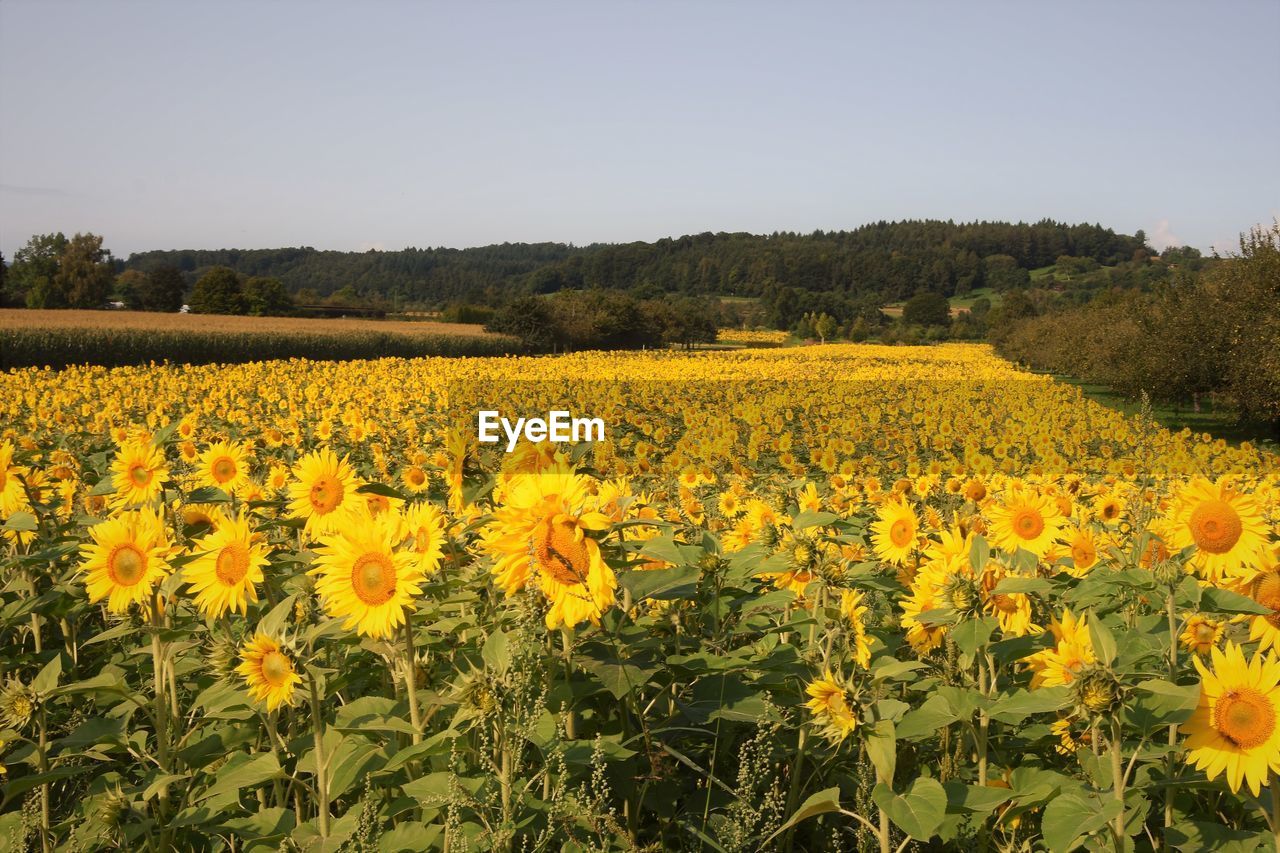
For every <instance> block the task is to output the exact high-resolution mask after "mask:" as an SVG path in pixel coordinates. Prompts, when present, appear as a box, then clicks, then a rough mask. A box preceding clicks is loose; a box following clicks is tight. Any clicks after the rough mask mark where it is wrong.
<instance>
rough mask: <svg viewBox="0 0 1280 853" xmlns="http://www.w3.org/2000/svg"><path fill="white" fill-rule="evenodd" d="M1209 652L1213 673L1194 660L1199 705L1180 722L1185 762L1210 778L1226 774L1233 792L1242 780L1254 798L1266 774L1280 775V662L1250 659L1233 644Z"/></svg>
mask: <svg viewBox="0 0 1280 853" xmlns="http://www.w3.org/2000/svg"><path fill="white" fill-rule="evenodd" d="M1210 654H1211V656H1212V660H1213V668H1212V669H1209V668H1208V667H1206V666H1205V665H1204V664H1203V663H1202V662H1201V661H1200V658H1198V657H1197V658H1195V659H1194V661H1195V665H1196V669H1197V670H1199V672H1200V678H1201V682H1200V703H1199V705H1197V706H1196V709H1195V711H1194V712H1193V713H1192V714H1191V719H1189V720H1187V721H1186V722H1185V723H1183V724H1182V732H1183V733H1184V734H1185V735H1186V736H1187V740H1186V747H1187V749H1188V750H1189V752H1188V754H1187V760H1188V761H1190V762H1191V763H1193V764H1195V766H1196V767H1197V768H1198V769H1200V770H1203V771H1204V772H1205V775H1206V776H1208V777H1209V778H1210V779H1216V778H1218V776H1219V774H1222V773H1223V772H1224V771H1225V773H1226V777H1227V784H1228V785H1229V786H1230V787H1231V790H1232V792H1233V793H1234V792H1236V791H1239V790H1240V784H1241V782H1244V783H1245V784H1247V785H1248V786H1249V790H1250V791H1252V792H1253V795H1254V796H1255V797H1256V796H1258V795H1259V794H1260V793H1261V789H1262V785H1263V784H1264V783H1266V782H1267V778H1268V776H1269V775H1270V774H1271V773H1275V772H1280V726H1277V725H1276V708H1277V706H1278V705H1280V660H1277V659H1276V657H1275V655H1274V654H1273V653H1272V652H1265V653H1264V652H1261V651H1259V652H1255V653H1254V655H1253V657H1252V658H1251V659H1249V660H1248V661H1246V660H1245V658H1244V653H1243V652H1242V651H1241V650H1240V647H1239V646H1237V645H1236V644H1235V643H1227V646H1226V648H1225V649H1223V650H1221V651H1220V650H1218V649H1213V650H1212V651H1211V652H1210Z"/></svg>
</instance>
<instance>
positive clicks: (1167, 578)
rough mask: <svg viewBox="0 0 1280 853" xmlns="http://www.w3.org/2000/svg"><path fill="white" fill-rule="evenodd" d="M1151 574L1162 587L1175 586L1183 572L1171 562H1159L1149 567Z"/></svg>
mask: <svg viewBox="0 0 1280 853" xmlns="http://www.w3.org/2000/svg"><path fill="white" fill-rule="evenodd" d="M1151 574H1152V576H1153V577H1155V580H1156V583H1158V584H1161V585H1162V586H1177V585H1178V583H1179V582H1180V581H1181V580H1182V578H1183V576H1184V575H1185V572H1184V571H1183V570H1182V567H1181V566H1179V565H1178V564H1177V563H1176V562H1174V561H1173V560H1160V561H1159V562H1157V563H1156V564H1155V565H1154V566H1152V567H1151Z"/></svg>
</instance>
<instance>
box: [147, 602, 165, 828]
mask: <svg viewBox="0 0 1280 853" xmlns="http://www.w3.org/2000/svg"><path fill="white" fill-rule="evenodd" d="M160 609H161V607H160V593H159V592H155V593H153V594H152V596H151V669H152V678H153V680H154V682H155V706H156V710H155V714H156V753H157V755H158V760H159V762H160V770H161V771H163V772H165V773H168V772H169V702H168V698H167V697H166V696H165V693H166V692H167V691H166V690H165V667H164V646H163V644H162V643H161V642H160V629H161V626H162V625H163V624H164V617H162V616H161V615H160ZM168 804H169V788H168V786H167V785H165V786H161V788H160V800H159V809H160V813H161V814H162V815H163V814H164V813H165V812H166V811H167V810H168Z"/></svg>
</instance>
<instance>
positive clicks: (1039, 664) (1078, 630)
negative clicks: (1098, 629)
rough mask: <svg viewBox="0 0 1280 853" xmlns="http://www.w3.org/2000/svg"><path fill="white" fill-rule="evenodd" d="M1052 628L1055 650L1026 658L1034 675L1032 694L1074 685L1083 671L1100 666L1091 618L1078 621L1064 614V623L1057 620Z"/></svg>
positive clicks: (1051, 649)
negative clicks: (1090, 632) (1091, 637)
mask: <svg viewBox="0 0 1280 853" xmlns="http://www.w3.org/2000/svg"><path fill="white" fill-rule="evenodd" d="M1049 627H1050V629H1051V630H1052V631H1053V638H1054V640H1055V644H1054V646H1053V648H1049V649H1045V650H1043V651H1039V652H1036V653H1035V654H1033V655H1030V656H1029V657H1026V658H1023V662H1024V663H1026V664H1027V666H1028V667H1030V669H1031V672H1032V676H1031V689H1032V690H1034V689H1036V688H1037V687H1058V686H1060V685H1064V684H1071V683H1072V682H1073V681H1075V679H1076V676H1077V675H1079V674H1080V671H1081V670H1083V669H1084V668H1085V667H1086V666H1089V665H1091V664H1093V663H1095V662H1096V659H1095V658H1094V654H1093V641H1092V640H1091V639H1090V637H1089V626H1088V617H1085V616H1081V617H1080V618H1079V619H1077V618H1076V617H1075V615H1074V614H1072V612H1071V611H1070V610H1064V611H1063V613H1062V619H1061V620H1056V619H1055V620H1054V621H1053V623H1052V624H1051V625H1050V626H1049Z"/></svg>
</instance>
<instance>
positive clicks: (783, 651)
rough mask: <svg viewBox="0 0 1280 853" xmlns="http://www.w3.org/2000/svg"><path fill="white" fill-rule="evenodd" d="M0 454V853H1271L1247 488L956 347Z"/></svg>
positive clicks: (1226, 468)
mask: <svg viewBox="0 0 1280 853" xmlns="http://www.w3.org/2000/svg"><path fill="white" fill-rule="evenodd" d="M200 319H201V320H203V318H200ZM270 322H273V323H274V322H277V321H270ZM319 322H325V321H319ZM379 325H381V324H379ZM412 325H414V326H417V325H418V324H412ZM481 340H483V339H481ZM659 377H660V378H659ZM481 404H483V407H484V408H487V409H497V410H499V411H500V412H502V413H503V414H504V415H507V416H511V417H514V416H518V415H528V414H536V413H541V412H546V411H548V410H550V409H552V408H557V407H564V406H566V405H571V406H572V408H573V410H574V412H575V413H577V414H583V415H592V416H599V417H601V418H603V419H604V421H605V423H606V425H607V429H606V436H605V440H604V441H601V442H596V443H594V444H580V445H564V446H559V447H557V446H552V445H547V444H541V445H529V444H525V445H522V446H520V447H518V448H517V449H516V451H515V452H514V453H512V454H504V453H502V452H501V451H500V450H498V449H495V447H494V446H493V445H480V444H478V443H477V442H476V441H475V420H474V419H475V411H476V408H477V407H478V406H479V405H481ZM0 414H2V416H3V417H2V418H0V525H2V526H3V537H4V538H3V540H2V541H3V546H2V547H3V551H2V552H0V553H2V554H3V571H4V575H3V587H0V648H2V649H3V654H2V655H0V660H3V661H4V672H3V678H4V682H3V685H0V744H2V745H0V767H3V770H4V773H3V776H0V779H3V781H4V784H3V789H2V794H0V838H3V839H7V840H8V841H9V842H10V843H11V844H12V845H13V846H15V847H19V846H20V845H28V846H30V847H32V848H34V849H40V848H41V847H42V846H44V847H46V849H55V848H60V849H130V850H132V849H142V848H143V847H145V846H147V845H150V846H151V847H153V848H154V849H217V850H249V849H262V850H268V849H285V848H287V849H315V850H321V849H324V850H332V849H338V848H339V847H340V846H341V845H346V847H345V849H361V850H383V851H400V850H405V851H408V850H424V849H448V850H451V851H453V850H463V849H470V850H544V849H558V850H726V851H747V850H760V849H770V850H771V849H778V850H804V851H818V850H873V851H889V853H893V851H899V850H906V849H939V848H941V849H989V850H1020V849H1049V850H1054V851H1057V850H1070V849H1075V848H1077V847H1080V846H1086V847H1087V848H1088V849H1102V850H1106V849H1115V850H1128V849H1135V848H1136V849H1144V850H1147V849H1155V848H1160V849H1164V848H1166V847H1172V848H1176V849H1206V848H1218V847H1222V846H1224V845H1227V844H1233V845H1236V846H1237V847H1238V849H1254V848H1257V847H1259V846H1265V847H1271V846H1273V845H1274V844H1275V839H1276V838H1277V837H1280V817H1277V815H1280V808H1276V807H1275V806H1274V805H1272V804H1274V803H1275V802H1276V800H1277V798H1280V788H1277V785H1276V780H1275V776H1274V772H1275V771H1276V770H1277V769H1280V724H1278V723H1277V720H1278V719H1280V712H1278V709H1280V660H1277V658H1276V657H1275V649H1276V648H1280V629H1278V628H1277V618H1278V615H1280V554H1277V539H1278V534H1280V474H1278V473H1277V472H1278V471H1280V459H1278V458H1277V457H1276V455H1275V454H1274V453H1272V452H1271V451H1269V450H1267V449H1265V448H1261V447H1259V446H1255V445H1253V444H1250V443H1248V442H1243V443H1240V444H1238V445H1232V444H1229V443H1227V442H1225V441H1215V440H1212V439H1210V438H1208V437H1207V436H1203V435H1199V434H1192V433H1191V432H1190V431H1183V432H1171V431H1169V430H1166V429H1164V428H1162V427H1160V426H1159V425H1158V424H1156V423H1154V422H1151V421H1149V420H1146V419H1144V418H1143V417H1142V416H1141V415H1140V413H1139V414H1124V413H1121V412H1117V411H1114V410H1112V409H1108V408H1105V407H1103V406H1101V405H1099V404H1097V403H1095V402H1093V401H1091V400H1089V399H1087V398H1086V397H1085V396H1084V395H1083V394H1082V392H1081V390H1080V389H1079V388H1077V387H1075V386H1072V385H1068V384H1065V383H1061V382H1057V381H1054V380H1053V379H1051V378H1049V377H1046V376H1041V375H1033V374H1030V373H1027V372H1024V371H1022V370H1019V369H1018V368H1016V367H1015V366H1014V365H1012V364H1011V363H1009V362H1007V361H1004V360H1002V359H1000V358H998V357H997V356H995V355H994V354H993V352H992V350H991V349H990V348H989V347H987V346H982V345H967V344H947V345H940V346H933V347H887V346H874V345H856V344H836V345H826V346H811V347H803V348H745V349H739V350H731V351H715V352H691V353H681V352H675V351H668V352H647V353H612V352H598V353H580V354H574V355H566V356H559V357H555V358H545V357H544V358H532V357H515V358H503V359H486V358H475V359H450V358H416V359H403V358H385V359H380V360H373V361H362V362H344V361H307V360H294V361H289V362H280V361H257V360H255V361H249V362H247V363H243V364H230V365H186V366H177V365H173V366H132V367H129V366H125V367H118V368H114V369H108V368H104V367H70V368H67V369H65V370H62V371H60V372H50V371H44V370H14V371H10V372H7V373H4V374H0Z"/></svg>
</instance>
